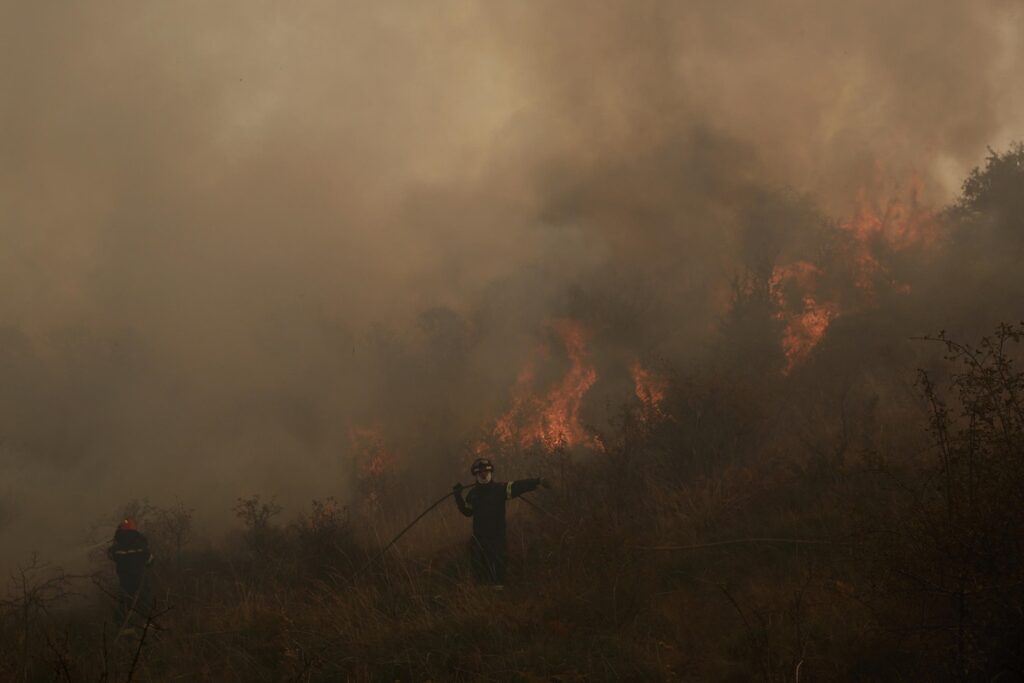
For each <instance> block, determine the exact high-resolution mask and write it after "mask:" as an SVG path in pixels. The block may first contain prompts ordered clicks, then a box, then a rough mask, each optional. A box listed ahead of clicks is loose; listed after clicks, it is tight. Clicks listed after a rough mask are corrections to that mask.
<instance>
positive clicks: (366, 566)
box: [352, 484, 476, 579]
mask: <svg viewBox="0 0 1024 683" xmlns="http://www.w3.org/2000/svg"><path fill="white" fill-rule="evenodd" d="M474 486H476V484H470V485H469V486H463V487H462V488H463V489H471V488H473V487H474ZM460 492H461V489H460ZM454 495H455V491H454V490H452V491H449V492H448V493H446V494H444V495H443V496H441V497H440V498H438V499H437V500H435V501H434V502H433V503H431V504H430V506H429V507H428V508H427V509H426V510H424V511H423V512H421V513H420V514H419V516H417V517H416V519H414V520H412V521H411V522H409V524H408V526H406V527H405V528H404V529H402V530H401V531H399V532H398V535H397V536H395V537H394V538H392V539H391V541H390V542H389V543H388V544H387V545H386V546H384V547H383V548H381V549H380V552H378V553H377V554H376V555H374V556H373V557H372V558H370V561H369V562H367V563H366V564H364V565H363V566H362V568H360V569H359V571H357V572H356V573H355V574H353V575H352V578H353V579H354V578H356V577H357V576H359V575H360V574H362V573H363V572H365V571H366V570H367V569H369V568H370V567H372V566H373V565H374V564H376V562H377V561H378V560H379V559H380V558H382V557H384V553H386V552H387V551H388V550H389V549H390V548H391V546H393V545H394V544H395V543H397V542H398V539H400V538H401V537H402V536H405V533H406V532H407V531H409V529H411V528H413V527H414V526H416V523H417V522H419V521H420V520H421V519H423V518H424V517H426V516H427V515H428V514H429V513H430V512H432V511H433V510H434V508H436V507H437V506H438V505H440V504H441V503H443V502H445V501H446V500H448V499H449V498H451V497H452V496H454Z"/></svg>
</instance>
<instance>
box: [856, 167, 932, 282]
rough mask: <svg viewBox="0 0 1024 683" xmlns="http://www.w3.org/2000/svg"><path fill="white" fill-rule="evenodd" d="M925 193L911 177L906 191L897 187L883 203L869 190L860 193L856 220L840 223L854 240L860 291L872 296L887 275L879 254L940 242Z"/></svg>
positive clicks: (917, 180) (858, 194)
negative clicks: (876, 285) (926, 202)
mask: <svg viewBox="0 0 1024 683" xmlns="http://www.w3.org/2000/svg"><path fill="white" fill-rule="evenodd" d="M923 191H924V183H923V182H922V181H921V179H920V178H919V177H917V176H912V177H911V179H910V180H909V181H908V182H907V185H906V190H905V191H902V190H900V189H899V188H897V190H896V192H895V193H894V194H892V195H891V196H888V197H886V198H885V199H884V200H883V199H878V198H877V197H872V193H870V192H869V191H868V190H867V189H866V188H861V189H860V190H859V191H858V192H857V198H856V209H855V210H854V215H853V218H852V219H850V220H849V221H846V222H844V223H841V224H840V228H842V229H843V230H844V231H846V233H847V234H848V235H849V236H850V237H851V238H852V241H851V243H850V257H851V259H852V261H853V266H854V272H855V275H854V284H855V285H856V286H857V287H858V288H860V289H862V290H864V291H866V292H869V293H873V291H874V286H875V282H876V280H877V278H878V276H879V275H884V274H885V267H884V266H883V264H882V262H881V261H880V260H879V255H880V252H883V253H884V252H888V253H893V252H900V251H906V250H908V249H926V248H930V247H934V246H935V245H936V244H937V243H938V242H939V240H940V235H939V231H938V222H937V221H936V220H935V212H934V211H933V210H932V209H930V208H928V207H927V206H925V205H924V204H923V202H922V201H921V194H922V193H923ZM888 284H890V285H891V286H893V287H895V288H897V289H907V285H900V284H899V283H896V282H889V283H888Z"/></svg>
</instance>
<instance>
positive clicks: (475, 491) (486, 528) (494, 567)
mask: <svg viewBox="0 0 1024 683" xmlns="http://www.w3.org/2000/svg"><path fill="white" fill-rule="evenodd" d="M470 472H472V474H473V476H474V477H476V484H475V485H473V487H472V488H471V489H470V491H469V493H467V494H466V497H465V499H463V497H462V488H463V486H462V484H456V485H455V486H453V487H452V490H453V491H454V492H455V504H456V505H457V506H458V507H459V512H461V513H462V514H464V515H465V516H466V517H472V518H473V537H472V539H471V541H470V543H471V547H472V558H473V574H474V576H475V577H476V579H477V580H478V581H480V582H481V583H487V584H491V585H493V586H494V587H495V588H496V589H498V590H501V589H502V588H503V587H504V583H505V555H506V552H505V501H508V500H511V499H512V498H515V497H517V496H521V495H522V494H524V493H527V492H529V491H533V490H534V489H536V488H537V487H538V486H543V487H544V488H547V487H548V484H547V482H545V481H544V480H543V479H521V480H519V481H510V482H498V481H494V465H492V464H491V461H490V460H488V459H487V458H478V459H477V460H476V461H474V462H473V466H472V467H471V468H470Z"/></svg>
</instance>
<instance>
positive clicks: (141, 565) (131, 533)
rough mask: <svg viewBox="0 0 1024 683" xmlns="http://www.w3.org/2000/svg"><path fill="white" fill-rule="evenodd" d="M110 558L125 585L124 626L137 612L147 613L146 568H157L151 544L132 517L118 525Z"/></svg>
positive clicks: (119, 612)
mask: <svg viewBox="0 0 1024 683" xmlns="http://www.w3.org/2000/svg"><path fill="white" fill-rule="evenodd" d="M107 557H108V558H110V560H111V561H112V562H113V563H114V567H115V569H116V570H117V579H118V582H119V583H120V585H121V592H120V596H119V597H120V600H119V602H118V609H117V619H118V623H119V624H120V625H121V626H124V625H126V624H127V621H128V619H129V618H130V617H131V615H132V613H133V612H142V611H145V605H144V601H145V598H146V596H145V595H144V590H143V589H144V586H143V577H144V576H145V573H146V568H147V567H148V566H150V565H151V564H153V553H151V552H150V551H149V542H148V541H147V540H146V537H145V536H144V535H143V534H142V532H140V531H139V529H138V527H137V525H136V524H135V520H134V519H132V518H131V517H125V518H124V519H122V520H121V522H120V523H119V524H118V525H117V530H116V531H115V532H114V542H113V544H111V546H110V547H109V548H107Z"/></svg>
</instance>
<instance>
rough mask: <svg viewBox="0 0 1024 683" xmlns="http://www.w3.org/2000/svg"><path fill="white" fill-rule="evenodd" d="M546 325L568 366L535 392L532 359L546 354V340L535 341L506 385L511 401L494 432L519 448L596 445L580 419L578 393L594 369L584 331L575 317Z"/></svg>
mask: <svg viewBox="0 0 1024 683" xmlns="http://www.w3.org/2000/svg"><path fill="white" fill-rule="evenodd" d="M548 327H549V328H550V329H551V330H552V331H553V332H554V333H555V334H556V335H557V336H558V338H559V340H560V341H561V343H562V346H563V348H564V350H565V354H566V357H567V359H568V361H569V370H568V371H567V372H566V373H565V375H564V376H563V377H562V379H561V380H560V381H558V382H557V383H556V384H555V385H554V386H553V387H551V388H550V389H549V390H548V391H546V392H543V393H537V392H536V390H535V387H534V385H535V383H536V362H537V360H538V359H540V358H546V357H550V355H551V351H550V349H549V347H548V346H547V345H546V344H541V345H539V346H538V347H537V349H536V351H535V353H534V355H533V357H531V358H530V360H529V361H527V363H526V365H525V366H524V367H523V368H522V369H521V370H520V371H519V374H518V376H517V378H516V384H515V387H514V388H513V390H512V407H511V408H510V409H509V410H508V412H506V413H505V414H504V415H502V416H501V417H500V418H498V420H497V423H496V425H495V427H494V436H495V437H496V438H497V440H498V441H499V442H501V443H503V444H511V445H517V446H519V447H522V448H528V447H530V446H535V445H539V446H542V447H544V448H547V449H549V450H553V449H555V448H559V447H572V446H578V445H584V446H589V447H592V448H597V447H600V444H599V442H598V441H597V440H596V439H594V437H593V436H591V435H590V434H588V433H587V431H586V430H585V429H584V427H583V425H582V424H581V422H580V411H581V408H582V406H583V399H584V396H586V394H587V392H588V391H589V390H590V387H592V386H593V385H594V382H596V381H597V371H596V370H595V369H594V366H593V365H592V363H591V361H590V355H589V352H588V350H587V340H588V338H589V334H588V332H587V330H586V329H585V328H584V327H583V325H582V324H580V323H579V322H578V321H575V320H571V319H567V318H565V319H560V320H554V321H552V322H550V323H548Z"/></svg>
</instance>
